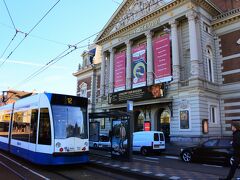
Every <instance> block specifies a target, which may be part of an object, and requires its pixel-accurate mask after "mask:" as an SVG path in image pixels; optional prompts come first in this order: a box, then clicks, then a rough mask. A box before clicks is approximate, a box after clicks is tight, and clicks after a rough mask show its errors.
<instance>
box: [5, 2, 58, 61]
mask: <svg viewBox="0 0 240 180" xmlns="http://www.w3.org/2000/svg"><path fill="white" fill-rule="evenodd" d="M60 1H61V0H58V1H57V2H56V3H55V4H54V5H53V6H52V7H51V8H50V9H49V10H48V11H47V12H46V13H45V14H44V16H43V17H42V18H41V19H40V20H39V21H38V22H37V23H36V24H35V25H34V26H33V28H32V29H30V31H29V32H28V33H26V34H25V36H24V38H23V39H22V40H21V41H20V42H19V43H18V44H17V46H16V47H15V48H14V49H13V50H12V51H11V52H10V54H9V55H8V56H7V58H6V60H7V59H9V57H10V56H11V55H12V54H13V53H14V51H15V50H16V49H17V48H18V47H19V46H20V45H21V44H22V42H23V41H24V40H25V39H26V38H27V37H28V35H29V34H30V33H31V32H32V31H33V30H34V29H35V28H36V27H37V26H38V25H39V24H40V22H41V21H42V20H43V19H44V18H45V17H46V16H47V15H48V14H49V13H50V12H51V11H52V9H53V8H54V7H55V6H56V5H57V4H58V3H59V2H60ZM6 60H5V61H4V62H6Z"/></svg>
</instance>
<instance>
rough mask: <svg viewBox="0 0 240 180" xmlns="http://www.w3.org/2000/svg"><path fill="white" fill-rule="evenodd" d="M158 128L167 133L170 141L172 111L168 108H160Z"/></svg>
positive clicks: (166, 135) (166, 137)
mask: <svg viewBox="0 0 240 180" xmlns="http://www.w3.org/2000/svg"><path fill="white" fill-rule="evenodd" d="M157 130H158V131H162V132H163V133H164V135H165V139H166V141H167V142H168V141H170V137H169V135H170V113H169V111H168V110H163V109H160V110H159V116H158V123H157Z"/></svg>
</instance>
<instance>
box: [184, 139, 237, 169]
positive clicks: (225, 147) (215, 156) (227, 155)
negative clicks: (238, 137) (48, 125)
mask: <svg viewBox="0 0 240 180" xmlns="http://www.w3.org/2000/svg"><path fill="white" fill-rule="evenodd" d="M232 152H233V149H232V145H231V139H230V138H214V139H209V140H207V141H205V142H203V143H200V144H199V145H197V146H193V147H187V148H182V149H181V152H180V156H181V159H182V160H183V161H184V162H191V161H199V160H201V161H205V162H207V161H208V162H222V163H226V164H227V165H229V164H230V163H231V159H232Z"/></svg>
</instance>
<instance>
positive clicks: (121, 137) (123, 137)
mask: <svg viewBox="0 0 240 180" xmlns="http://www.w3.org/2000/svg"><path fill="white" fill-rule="evenodd" d="M119 131H120V141H119V148H120V149H121V150H123V148H124V147H123V142H124V140H125V138H126V129H125V127H124V126H123V123H121V124H120V129H119Z"/></svg>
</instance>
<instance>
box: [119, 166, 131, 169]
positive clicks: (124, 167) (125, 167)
mask: <svg viewBox="0 0 240 180" xmlns="http://www.w3.org/2000/svg"><path fill="white" fill-rule="evenodd" d="M120 168H121V169H129V167H127V166H123V167H120Z"/></svg>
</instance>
